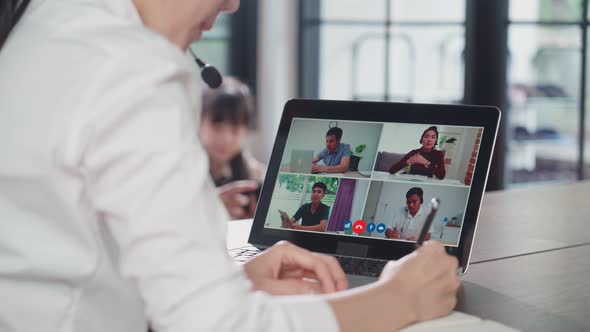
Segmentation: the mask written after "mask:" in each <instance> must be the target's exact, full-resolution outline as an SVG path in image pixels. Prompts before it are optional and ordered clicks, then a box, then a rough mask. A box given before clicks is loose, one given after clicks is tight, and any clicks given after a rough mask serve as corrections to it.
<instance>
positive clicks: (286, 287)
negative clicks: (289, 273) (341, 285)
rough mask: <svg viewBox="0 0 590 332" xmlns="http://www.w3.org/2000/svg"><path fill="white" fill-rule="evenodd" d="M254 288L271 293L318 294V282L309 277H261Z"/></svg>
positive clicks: (319, 288)
mask: <svg viewBox="0 0 590 332" xmlns="http://www.w3.org/2000/svg"><path fill="white" fill-rule="evenodd" d="M254 286H255V287H256V289H259V290H262V291H265V292H267V293H269V294H272V295H303V294H320V293H321V292H322V289H321V286H320V283H319V282H317V281H315V280H310V279H280V280H277V279H263V280H261V283H260V284H258V285H254Z"/></svg>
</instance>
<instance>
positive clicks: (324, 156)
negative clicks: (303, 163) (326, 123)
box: [317, 148, 328, 160]
mask: <svg viewBox="0 0 590 332" xmlns="http://www.w3.org/2000/svg"><path fill="white" fill-rule="evenodd" d="M327 154H328V150H327V149H325V148H324V149H323V150H322V151H320V153H318V155H317V157H318V159H319V160H322V159H324V158H326V155H327Z"/></svg>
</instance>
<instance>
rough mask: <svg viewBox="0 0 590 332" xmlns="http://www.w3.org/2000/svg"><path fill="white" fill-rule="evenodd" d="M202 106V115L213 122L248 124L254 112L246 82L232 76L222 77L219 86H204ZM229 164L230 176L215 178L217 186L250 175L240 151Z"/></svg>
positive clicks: (243, 178) (252, 99)
mask: <svg viewBox="0 0 590 332" xmlns="http://www.w3.org/2000/svg"><path fill="white" fill-rule="evenodd" d="M202 106H203V108H202V117H203V118H207V119H208V120H209V121H211V122H212V123H214V124H221V123H229V124H232V125H240V126H249V125H250V123H251V121H252V113H253V112H254V98H253V97H252V94H251V93H250V88H248V86H247V85H246V84H244V83H243V82H241V81H240V80H238V79H236V78H233V77H224V78H223V83H222V84H221V86H220V87H219V88H217V89H210V88H206V89H205V90H204V91H203V105H202ZM229 166H230V168H231V171H232V178H231V179H219V180H215V184H216V185H217V186H220V185H223V184H225V183H227V182H231V181H236V180H245V179H248V178H249V177H250V173H249V169H248V164H247V163H246V160H245V158H244V155H243V154H242V152H240V153H238V154H237V155H236V156H235V157H233V158H232V159H231V160H230V161H229Z"/></svg>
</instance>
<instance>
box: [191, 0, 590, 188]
mask: <svg viewBox="0 0 590 332" xmlns="http://www.w3.org/2000/svg"><path fill="white" fill-rule="evenodd" d="M589 1H590V0H493V1H482V0H242V2H241V8H240V10H239V11H238V12H237V13H236V14H234V15H225V16H222V17H220V19H219V21H218V22H217V25H216V26H215V28H214V30H212V31H210V32H208V33H206V34H205V37H204V39H203V40H201V41H200V42H198V43H196V44H194V45H192V48H193V49H194V50H195V52H196V53H197V54H199V56H200V57H202V58H203V59H205V60H206V61H207V62H209V63H211V64H213V65H215V66H217V67H218V68H219V69H220V70H221V71H222V73H224V74H228V75H233V76H237V77H238V78H240V79H241V80H243V81H244V82H246V83H248V84H249V85H250V86H251V87H252V89H253V91H254V93H255V95H256V121H255V124H254V125H253V127H254V128H252V129H253V131H252V132H253V134H252V135H251V137H249V139H248V143H247V145H248V147H247V148H248V150H249V151H250V152H251V153H252V154H253V155H254V156H256V157H257V158H258V159H259V160H261V161H263V162H268V158H269V157H270V151H271V148H272V145H273V142H274V136H275V134H276V130H277V127H278V122H279V120H280V115H281V112H282V109H283V105H284V103H285V101H287V100H288V99H289V98H293V97H303V98H324V99H345V100H380V101H407V102H420V103H467V104H485V105H495V106H498V107H500V108H501V109H502V111H503V119H502V125H501V128H500V131H499V137H498V141H497V144H496V151H495V153H494V160H493V163H492V169H491V171H490V178H489V181H488V190H497V189H503V188H510V187H515V186H525V185H526V186H528V185H536V184H544V183H548V182H573V181H580V180H583V179H585V178H588V177H590V172H589V171H590V148H589V147H588V145H589V144H588V143H590V141H589V140H590V136H589V135H588V134H589V133H590V129H589V126H590V125H588V124H587V121H586V114H587V108H588V105H589V104H588V101H589V100H590V99H589V97H588V96H589V93H588V91H587V81H588V75H587V74H588V68H587V62H588V56H589V54H588V53H589V52H588V29H589V24H588V22H589V20H588V17H589V15H590V13H589V11H588V2H589Z"/></svg>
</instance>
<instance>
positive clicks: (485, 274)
mask: <svg viewBox="0 0 590 332" xmlns="http://www.w3.org/2000/svg"><path fill="white" fill-rule="evenodd" d="M589 197H590V182H588V181H587V182H579V183H575V184H567V185H552V186H544V187H529V188H526V189H518V190H510V191H503V192H494V193H489V194H486V195H485V198H484V201H483V205H482V210H481V214H480V220H479V223H478V228H477V232H476V236H475V243H474V246H473V252H472V256H471V257H472V258H471V265H470V266H469V269H468V271H467V274H466V275H465V276H464V277H463V280H464V282H463V287H462V289H461V291H460V293H459V303H458V305H457V310H459V311H463V312H466V313H468V314H472V315H477V316H480V317H482V318H486V319H493V320H496V321H499V322H501V323H503V324H506V325H509V326H512V327H516V328H519V329H522V330H525V331H590V202H588V201H587V200H588V198H589ZM250 225H251V221H236V222H230V228H229V230H230V231H229V234H228V247H229V248H235V247H238V246H241V245H244V244H245V243H246V242H247V238H248V231H249V226H250ZM565 225H567V227H565Z"/></svg>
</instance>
